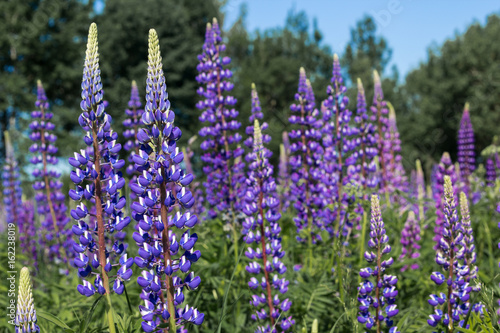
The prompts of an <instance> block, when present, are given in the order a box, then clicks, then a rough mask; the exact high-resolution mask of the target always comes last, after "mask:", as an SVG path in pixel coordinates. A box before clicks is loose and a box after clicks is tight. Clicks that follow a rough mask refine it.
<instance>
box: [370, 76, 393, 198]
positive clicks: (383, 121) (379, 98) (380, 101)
mask: <svg viewBox="0 0 500 333" xmlns="http://www.w3.org/2000/svg"><path fill="white" fill-rule="evenodd" d="M373 84H374V95H373V105H372V106H371V107H370V110H371V111H372V116H371V117H370V120H371V121H372V122H373V123H375V124H376V128H377V130H376V133H375V138H376V140H377V149H378V156H379V163H380V171H381V175H380V179H379V184H380V189H385V187H386V185H387V184H389V183H390V182H391V179H390V177H389V175H388V174H387V167H386V164H387V161H386V159H385V156H386V154H384V138H385V136H386V132H387V130H388V122H389V119H388V118H387V115H388V114H389V109H388V108H387V102H386V101H385V100H384V92H383V90H382V82H381V81H380V76H379V75H378V72H377V71H373Z"/></svg>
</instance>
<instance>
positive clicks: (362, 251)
mask: <svg viewBox="0 0 500 333" xmlns="http://www.w3.org/2000/svg"><path fill="white" fill-rule="evenodd" d="M367 224H368V215H367V214H366V211H364V212H363V226H362V227H361V237H360V238H359V267H361V266H362V265H363V258H364V254H365V237H366V225H367ZM358 282H359V283H361V282H362V281H361V276H358Z"/></svg>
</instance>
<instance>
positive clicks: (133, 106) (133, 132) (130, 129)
mask: <svg viewBox="0 0 500 333" xmlns="http://www.w3.org/2000/svg"><path fill="white" fill-rule="evenodd" d="M141 106H142V103H141V99H140V97H139V89H138V88H137V83H136V82H135V81H132V85H131V89H130V100H129V101H128V108H127V109H126V110H125V114H126V115H127V117H128V118H127V119H125V120H124V121H123V126H125V127H126V128H127V129H126V130H125V131H124V132H123V136H124V137H125V139H127V142H126V143H125V145H124V146H123V148H124V149H125V150H126V151H128V152H129V157H128V162H129V165H128V166H127V173H128V174H129V175H132V174H134V171H135V170H134V165H133V162H134V160H133V155H134V154H139V146H140V143H139V140H137V133H138V132H139V126H140V125H141V116H142V114H143V113H144V110H143V109H141ZM134 178H137V177H133V179H134ZM133 179H132V180H131V181H133Z"/></svg>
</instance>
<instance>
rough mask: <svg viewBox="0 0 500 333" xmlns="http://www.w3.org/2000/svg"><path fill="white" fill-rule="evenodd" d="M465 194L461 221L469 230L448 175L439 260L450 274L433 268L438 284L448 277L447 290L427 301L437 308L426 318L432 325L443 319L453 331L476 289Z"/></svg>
mask: <svg viewBox="0 0 500 333" xmlns="http://www.w3.org/2000/svg"><path fill="white" fill-rule="evenodd" d="M462 196H463V199H461V201H462V203H461V205H462V209H461V211H462V214H463V216H462V222H465V224H466V229H467V231H465V230H464V226H463V224H462V223H461V221H460V220H459V218H458V216H457V210H456V204H455V194H454V190H453V185H452V182H451V178H450V176H445V177H444V198H443V208H442V209H443V213H444V223H443V228H444V229H443V236H442V237H441V238H440V240H439V248H438V251H437V254H436V263H437V264H438V265H440V266H441V267H442V268H443V270H444V271H445V272H446V274H447V276H445V275H444V274H443V273H441V272H434V273H432V274H431V280H432V281H434V283H435V284H436V285H438V286H439V285H442V284H443V283H444V282H445V281H446V286H447V293H446V294H445V293H443V292H441V293H439V294H432V295H430V298H429V300H428V302H429V304H430V305H432V306H433V307H434V308H435V309H434V313H433V314H431V315H430V316H429V319H428V320H427V322H428V324H429V325H430V326H432V327H436V326H437V325H438V324H439V323H440V322H442V323H443V325H445V326H446V327H447V328H451V330H452V331H453V327H454V326H459V327H463V326H464V322H463V318H465V316H466V315H467V313H468V312H469V307H470V303H469V299H470V292H471V291H472V290H473V288H472V287H471V286H470V284H469V282H470V279H471V278H474V277H475V276H476V269H475V267H474V266H473V263H474V261H475V254H474V245H473V238H472V229H471V228H470V218H469V213H468V208H467V201H466V197H465V194H463V195H462ZM464 199H465V201H463V200H464ZM464 235H465V236H464ZM473 310H474V311H482V305H481V304H475V305H474V306H473Z"/></svg>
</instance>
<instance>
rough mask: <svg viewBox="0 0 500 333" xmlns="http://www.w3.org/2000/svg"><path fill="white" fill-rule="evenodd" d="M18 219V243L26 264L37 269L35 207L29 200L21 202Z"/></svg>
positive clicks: (37, 240) (37, 238) (37, 239)
mask: <svg viewBox="0 0 500 333" xmlns="http://www.w3.org/2000/svg"><path fill="white" fill-rule="evenodd" d="M19 213H20V219H19V224H18V226H19V243H20V247H21V249H22V253H24V254H25V255H26V256H27V257H28V258H29V260H28V262H27V263H26V264H29V265H32V266H35V268H36V269H37V270H38V261H37V245H36V244H37V243H38V242H39V237H38V235H37V230H36V227H35V207H34V206H33V203H32V202H31V201H25V202H23V203H22V207H21V211H20V212H19Z"/></svg>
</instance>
